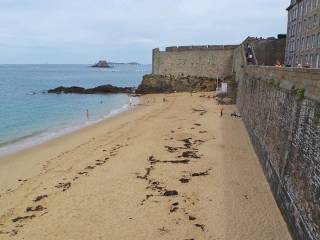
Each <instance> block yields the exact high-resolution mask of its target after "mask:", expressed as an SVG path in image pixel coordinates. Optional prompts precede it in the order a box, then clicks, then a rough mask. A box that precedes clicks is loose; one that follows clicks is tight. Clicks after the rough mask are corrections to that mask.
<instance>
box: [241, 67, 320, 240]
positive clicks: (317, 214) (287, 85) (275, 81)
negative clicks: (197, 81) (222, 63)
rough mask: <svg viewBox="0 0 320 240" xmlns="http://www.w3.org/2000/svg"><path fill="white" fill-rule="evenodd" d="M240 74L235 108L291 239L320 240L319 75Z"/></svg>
mask: <svg viewBox="0 0 320 240" xmlns="http://www.w3.org/2000/svg"><path fill="white" fill-rule="evenodd" d="M238 74H240V75H239V76H240V77H239V78H238V93H237V107H238V109H239V111H240V113H241V115H242V117H243V121H244V123H245V125H246V128H247V130H248V133H249V135H250V138H251V141H252V144H253V146H254V148H255V150H256V153H257V155H258V157H259V160H260V162H261V165H262V167H263V169H264V172H265V175H266V177H267V179H268V181H269V183H270V187H271V189H272V192H273V194H274V197H275V199H276V201H277V203H278V206H279V208H280V210H281V211H282V213H283V216H284V218H285V219H286V221H287V223H288V226H289V229H290V231H291V233H292V236H293V237H294V239H306V240H308V239H312V240H316V239H320V98H319V95H320V72H319V71H317V70H311V69H276V68H274V67H263V66H246V65H243V66H242V67H239V68H238V69H236V75H238ZM292 87H293V88H292ZM303 89H305V92H304V94H303ZM298 90H299V91H298ZM300 90H301V91H300ZM303 95H304V96H303Z"/></svg>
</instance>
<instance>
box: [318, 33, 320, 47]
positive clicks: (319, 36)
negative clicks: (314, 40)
mask: <svg viewBox="0 0 320 240" xmlns="http://www.w3.org/2000/svg"><path fill="white" fill-rule="evenodd" d="M318 48H320V33H318Z"/></svg>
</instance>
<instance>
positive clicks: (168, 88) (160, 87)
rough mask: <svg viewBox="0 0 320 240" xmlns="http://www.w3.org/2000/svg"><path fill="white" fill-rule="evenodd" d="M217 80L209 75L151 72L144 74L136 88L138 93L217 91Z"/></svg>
mask: <svg viewBox="0 0 320 240" xmlns="http://www.w3.org/2000/svg"><path fill="white" fill-rule="evenodd" d="M216 87H217V80H216V79H214V78H207V77H194V76H179V77H176V76H172V75H155V74H149V75H145V76H143V80H142V83H141V84H140V85H139V87H138V88H137V90H136V93H138V94H147V93H171V92H190V91H215V90H216Z"/></svg>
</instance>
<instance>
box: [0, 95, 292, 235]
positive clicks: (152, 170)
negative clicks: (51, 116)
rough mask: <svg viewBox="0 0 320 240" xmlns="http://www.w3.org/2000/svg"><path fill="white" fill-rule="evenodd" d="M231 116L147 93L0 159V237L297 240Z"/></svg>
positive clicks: (199, 103)
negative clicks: (134, 103)
mask: <svg viewBox="0 0 320 240" xmlns="http://www.w3.org/2000/svg"><path fill="white" fill-rule="evenodd" d="M163 97H165V98H166V99H167V101H166V102H163V101H162V99H163ZM234 110H235V106H225V107H224V112H225V114H224V116H223V117H222V118H221V117H220V115H219V106H217V105H215V104H214V103H213V100H212V99H211V100H208V98H204V97H200V94H194V95H193V96H190V94H172V95H147V96H144V97H143V99H142V104H141V105H140V106H138V107H137V108H136V109H135V110H133V111H130V112H126V113H123V114H121V115H119V116H117V117H114V118H112V119H109V120H106V121H104V122H101V123H98V124H96V125H94V126H91V127H89V128H86V129H82V130H79V131H77V132H75V133H72V134H69V135H67V136H64V137H61V138H59V139H55V140H52V141H50V142H48V143H45V144H42V145H39V146H37V147H34V148H32V149H29V150H26V151H23V152H21V153H19V154H16V155H13V156H10V157H7V158H2V159H0V239H1V240H2V239H25V240H29V239H30V240H31V239H32V240H34V239H46V240H50V239H59V240H62V239H66V240H73V239H79V240H81V239H86V240H87V239H121V240H122V239H128V240H129V239H130V240H135V239H136V240H138V239H139V240H141V239H181V240H191V239H194V240H200V239H228V240H229V239H246V240H248V239H270V240H271V239H279V240H280V239H281V240H284V239H291V238H290V235H289V233H288V230H287V227H286V224H285V222H284V220H283V219H282V216H281V214H280V211H279V209H278V208H277V206H276V203H275V201H274V199H273V197H272V194H271V191H270V189H269V186H268V184H267V182H266V179H265V177H264V175H263V172H262V169H261V167H260V165H259V161H258V159H257V157H256V155H255V153H254V150H253V148H252V146H251V144H250V141H249V138H248V135H247V133H246V130H245V128H244V125H243V123H242V121H241V119H239V118H232V117H230V113H231V112H233V111H234Z"/></svg>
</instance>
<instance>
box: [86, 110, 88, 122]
mask: <svg viewBox="0 0 320 240" xmlns="http://www.w3.org/2000/svg"><path fill="white" fill-rule="evenodd" d="M86 116H87V120H89V110H88V109H87V110H86Z"/></svg>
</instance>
